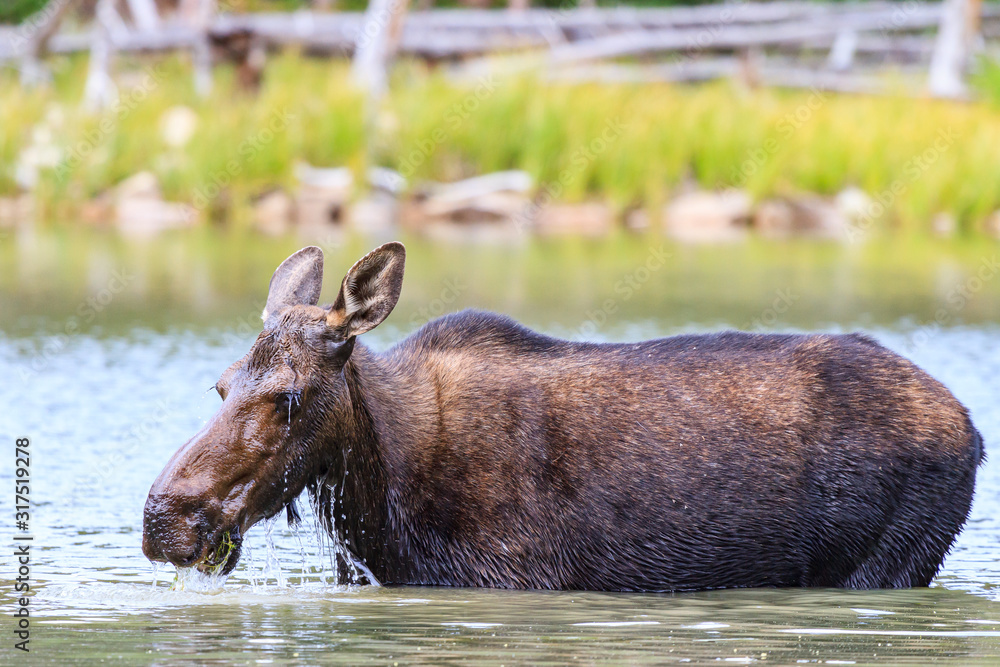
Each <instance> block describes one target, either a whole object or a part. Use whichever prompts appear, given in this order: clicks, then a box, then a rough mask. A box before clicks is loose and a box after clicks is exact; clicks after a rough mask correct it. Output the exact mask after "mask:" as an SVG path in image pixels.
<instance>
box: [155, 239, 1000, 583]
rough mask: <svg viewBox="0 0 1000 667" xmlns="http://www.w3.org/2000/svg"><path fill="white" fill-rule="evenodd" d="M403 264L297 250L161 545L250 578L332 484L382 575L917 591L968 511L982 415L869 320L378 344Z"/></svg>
mask: <svg viewBox="0 0 1000 667" xmlns="http://www.w3.org/2000/svg"><path fill="white" fill-rule="evenodd" d="M404 259H405V251H404V248H403V246H402V245H401V244H399V243H388V244H386V245H383V246H381V247H379V248H377V249H375V250H374V251H372V252H371V253H369V254H368V255H366V256H365V257H364V258H362V259H361V260H360V261H358V262H357V263H356V264H355V265H354V266H352V267H351V269H350V270H349V271H348V272H347V275H346V276H345V277H344V279H343V281H342V283H341V286H340V292H339V293H338V294H337V296H336V299H335V300H334V301H333V304H332V305H329V306H319V305H317V304H318V302H319V296H320V288H321V285H322V278H323V253H322V251H321V250H320V249H319V248H316V247H308V248H303V249H302V250H300V251H298V252H296V253H295V254H293V255H292V256H291V257H289V258H288V259H287V260H285V262H284V263H282V264H281V266H279V267H278V269H277V271H276V272H275V273H274V277H273V278H272V279H271V283H270V289H269V293H268V296H267V304H266V307H265V309H264V313H263V320H264V325H263V331H262V332H261V333H260V335H259V336H258V337H257V340H256V341H255V342H254V344H253V346H252V347H251V349H250V351H249V353H248V354H247V355H246V356H245V357H243V358H242V359H240V360H239V361H237V362H236V363H234V364H233V365H232V366H230V367H229V368H228V369H226V371H225V372H223V373H222V375H221V377H220V378H219V380H218V382H217V384H216V389H217V390H218V393H219V395H220V396H221V397H222V400H223V402H222V406H221V408H220V409H219V411H218V413H217V414H216V415H215V416H214V417H213V418H212V419H211V420H210V421H209V422H208V423H207V424H206V425H205V426H204V428H203V429H202V430H201V431H200V432H199V433H198V434H196V435H195V436H194V437H193V438H192V439H191V440H190V441H189V442H188V443H187V444H185V445H184V446H183V447H181V448H180V449H179V450H178V451H177V452H176V453H175V454H174V455H173V457H172V458H171V459H170V461H169V462H168V463H167V465H166V467H165V468H164V470H163V471H162V472H161V473H160V475H159V477H158V478H157V479H156V481H155V482H154V483H153V485H152V488H151V490H150V492H149V497H148V499H147V501H146V505H145V510H144V518H143V524H144V525H143V546H142V548H143V552H144V553H145V554H146V556H147V557H148V558H149V559H151V560H154V561H168V562H170V563H173V564H174V565H176V566H177V567H179V568H182V567H198V568H199V569H202V570H203V571H205V570H206V569H207V568H209V567H210V566H211V567H215V568H217V569H220V570H222V571H224V572H229V571H231V570H232V569H233V568H234V567H235V566H236V563H237V561H238V559H239V543H240V540H241V537H242V536H243V535H245V534H246V531H247V530H248V529H249V528H250V527H251V526H253V525H254V524H255V523H257V522H258V521H261V520H262V519H265V518H270V517H272V516H275V515H276V514H278V513H279V512H281V511H282V510H286V511H288V513H289V516H290V517H293V516H294V501H295V499H296V497H297V496H299V494H300V493H302V492H303V491H305V490H308V492H309V493H310V494H311V496H312V499H313V501H314V503H315V504H316V506H317V507H318V508H320V515H321V520H322V522H323V524H324V525H325V527H326V528H327V530H330V531H335V533H336V537H338V538H339V539H340V540H341V541H342V543H343V544H345V545H346V547H347V548H348V549H350V552H351V553H352V554H353V556H354V557H355V558H356V559H357V560H358V561H360V562H362V563H363V564H364V565H365V566H366V567H367V568H368V569H369V570H370V572H371V573H372V574H373V576H374V577H376V578H377V579H378V581H379V582H381V583H384V584H418V585H447V586H486V587H499V588H520V589H527V588H535V589H585V590H602V591H682V590H695V589H710V588H733V587H754V586H768V587H792V586H825V587H843V588H900V587H910V586H927V585H928V583H929V582H930V581H931V578H932V577H933V576H934V575H935V573H936V572H937V570H938V568H939V567H940V565H941V562H942V560H943V558H944V556H945V554H946V553H947V552H948V550H949V548H950V546H951V544H952V542H953V541H954V539H955V537H956V535H957V534H958V532H959V531H960V530H961V528H962V526H963V524H964V523H965V520H966V518H967V516H968V513H969V508H970V504H971V502H972V496H973V487H974V484H975V476H976V469H977V467H978V465H979V464H980V462H981V461H982V459H983V445H982V440H981V438H980V435H979V433H978V432H977V431H976V429H975V428H974V426H973V425H972V422H971V421H970V418H969V414H968V412H967V411H966V409H965V408H964V407H963V406H962V405H961V404H960V403H959V402H958V400H956V399H955V397H954V396H953V395H952V394H951V393H950V392H949V391H948V390H947V389H946V388H945V387H944V386H942V385H941V384H940V383H939V382H937V381H936V380H934V379H933V378H931V377H930V376H929V375H927V374H926V373H924V372H923V371H922V370H920V369H919V368H917V367H916V366H915V365H914V364H912V363H911V362H909V361H907V360H906V359H903V358H902V357H900V356H898V355H897V354H895V353H893V352H891V351H889V350H887V349H886V348H884V347H882V346H880V345H879V344H878V343H876V342H875V341H873V340H872V339H870V338H868V337H866V336H863V335H858V334H849V335H826V334H824V335H790V334H750V333H741V332H733V331H730V332H724V333H714V334H706V335H682V336H675V337H671V338H663V339H659V340H650V341H646V342H640V343H629V344H617V343H601V344H598V343H589V342H569V341H565V340H559V339H556V338H551V337H549V336H545V335H542V334H539V333H536V332H534V331H531V330H529V329H527V328H525V327H523V326H520V325H519V324H517V323H516V322H514V321H513V320H511V319H509V318H507V317H504V316H501V315H496V314H492V313H488V312H477V311H464V312H460V313H456V314H451V315H447V316H444V317H441V318H439V319H436V320H434V321H431V322H429V323H428V324H426V325H424V326H423V327H421V328H420V329H419V330H418V331H416V332H415V333H413V334H412V335H410V336H409V337H408V338H406V339H404V340H403V341H401V342H399V343H398V344H396V345H395V346H393V347H391V348H389V349H387V350H386V351H384V352H381V353H377V352H375V351H373V350H371V349H369V348H368V347H366V346H365V345H364V344H363V343H362V342H361V341H360V340H359V339H358V336H360V335H361V334H363V333H365V332H367V331H369V330H371V329H372V328H374V327H375V326H377V325H378V324H379V323H381V322H382V321H383V320H385V318H386V317H387V316H388V315H389V313H390V312H391V311H392V309H393V307H394V306H395V305H396V302H397V299H398V298H399V294H400V289H401V286H402V282H403V264H404ZM223 541H227V543H228V544H229V545H230V549H229V551H228V552H226V553H224V554H223V555H222V556H217V557H214V558H215V560H214V561H213V554H218V553H219V545H220V544H221V543H222V542H223ZM233 547H235V548H233Z"/></svg>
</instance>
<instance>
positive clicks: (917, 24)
mask: <svg viewBox="0 0 1000 667" xmlns="http://www.w3.org/2000/svg"><path fill="white" fill-rule="evenodd" d="M119 2H127V3H128V7H129V10H130V11H129V15H130V16H131V17H132V19H131V20H132V23H134V24H135V26H134V27H135V29H132V28H130V27H129V26H128V25H127V24H126V22H125V21H123V20H122V18H121V16H120V15H119V14H118V13H117V11H115V10H114V7H115V6H116V5H117V4H118V3H119ZM214 2H215V0H182V7H181V12H180V18H181V20H180V21H164V20H160V19H158V17H156V13H155V10H154V11H150V7H151V0H100V2H99V6H98V18H99V20H98V21H97V22H96V23H97V25H96V26H95V27H94V28H92V30H91V31H90V32H89V33H84V34H65V33H59V34H55V35H52V36H51V39H49V40H48V48H49V50H50V51H52V52H57V53H58V52H70V51H77V50H82V49H92V50H93V53H94V59H93V60H94V61H95V62H96V65H95V66H92V68H91V69H92V74H93V76H92V79H93V82H94V85H90V84H89V82H88V91H91V94H90V97H91V98H92V99H95V100H99V99H102V95H103V94H104V92H105V91H104V90H103V89H102V88H101V86H100V81H101V80H102V79H101V76H100V73H101V72H106V71H107V66H108V62H109V61H110V59H111V55H112V54H113V53H114V52H116V51H163V50H175V49H185V50H191V51H192V52H193V53H194V54H195V63H196V81H197V84H198V88H199V90H201V91H202V92H204V91H206V90H207V89H208V86H209V85H210V67H209V65H210V54H209V51H208V45H209V44H210V43H211V44H215V45H216V46H221V47H223V50H225V46H226V45H227V44H230V43H232V41H233V40H242V42H241V43H249V44H252V45H253V49H255V53H256V54H258V56H259V57H256V58H254V60H255V62H258V61H259V62H261V63H262V60H263V56H262V53H263V50H264V49H266V48H269V49H280V48H283V47H286V46H293V47H296V48H301V49H303V50H305V51H307V52H310V53H315V54H328V55H335V56H353V57H354V68H353V71H354V78H355V80H356V81H358V82H359V83H360V84H361V85H362V86H363V87H366V88H368V89H369V91H370V92H372V93H373V95H374V96H375V97H378V96H379V95H381V94H382V93H383V92H384V90H385V87H386V85H387V74H386V72H387V69H388V67H389V63H390V62H391V61H392V58H393V55H394V54H395V53H397V52H398V53H401V54H406V55H409V56H411V57H419V58H425V59H428V60H431V61H439V60H462V61H464V67H463V68H462V69H461V70H459V71H458V72H457V74H458V75H460V76H461V75H463V74H464V75H466V76H467V75H470V74H471V75H472V76H478V75H479V74H481V73H482V71H483V70H484V69H486V68H488V69H489V70H490V71H498V70H499V71H501V72H516V71H522V70H528V69H541V75H542V76H544V77H549V78H587V77H588V76H591V75H592V74H593V73H594V72H597V73H598V77H597V78H610V79H615V78H621V77H624V78H626V79H630V80H635V79H638V80H658V79H667V80H682V81H683V80H700V79H703V78H713V77H715V76H731V75H732V74H731V72H732V69H733V68H732V67H731V66H730V65H728V64H724V62H725V61H724V59H726V58H731V57H737V58H739V57H741V54H743V56H745V55H746V54H748V53H752V54H755V56H754V59H755V60H759V61H760V65H761V67H760V68H758V67H756V66H755V67H752V68H751V69H753V70H756V69H760V70H761V73H762V76H761V82H765V81H767V80H769V79H770V80H773V81H779V82H780V81H789V82H791V83H790V84H789V85H805V82H806V80H808V79H810V77H811V78H812V79H814V80H815V81H816V82H817V83H816V84H815V85H817V87H824V88H829V89H832V90H869V89H870V88H871V86H870V85H869V82H870V81H872V80H877V77H871V76H869V75H871V74H872V72H871V71H866V68H867V70H871V69H872V68H877V67H880V66H884V65H887V64H891V65H894V66H900V65H902V66H906V65H921V66H923V67H925V68H926V67H928V66H929V67H930V78H929V87H930V90H931V91H932V92H933V93H934V94H939V95H951V96H954V95H960V94H961V93H962V91H963V90H964V87H963V86H962V84H961V80H962V76H963V75H964V71H965V69H967V67H968V65H969V63H970V62H971V55H972V53H973V52H974V50H976V49H981V48H986V47H983V46H982V40H981V38H980V37H979V35H985V36H987V37H989V36H994V35H996V36H1000V7H998V6H993V5H988V6H985V7H982V6H980V4H979V0H945V2H944V3H928V2H906V3H887V2H872V3H864V4H854V3H843V4H841V3H828V4H819V3H813V2H778V3H762V4H756V3H732V4H719V5H704V6H696V7H674V8H664V9H637V8H612V9H598V8H587V9H572V10H546V9H518V10H517V11H492V10H434V11H415V12H407V11H406V7H407V5H408V3H407V2H404V1H403V0H372V2H371V4H370V7H369V11H368V12H367V14H361V13H357V12H354V13H351V12H340V13H316V12H295V13H286V14H278V13H257V14H240V15H219V16H215V15H213V8H214ZM108 7H111V10H110V11H109V10H108V9H107V8H108ZM102 8H103V9H102ZM404 15H405V23H404ZM980 24H982V25H981V27H980ZM938 27H940V29H939V30H937V31H936V33H937V34H936V35H935V34H934V33H935V28H938ZM5 32H6V33H7V36H8V37H10V35H11V34H12V33H11V31H9V30H8V31H4V30H0V60H2V59H9V58H12V57H19V56H20V54H21V53H22V52H21V50H19V49H15V48H12V47H11V46H10V44H11V41H10V39H4V34H5ZM230 50H231V49H230ZM249 50H250V49H244V50H243V51H247V52H248V53H249ZM217 51H218V50H217ZM817 52H822V53H817ZM241 53H242V51H241ZM496 54H504V57H503V58H502V59H501V60H500V61H499V62H498V61H497V59H496V58H495V56H496ZM776 55H777V56H790V57H794V58H796V59H797V62H796V63H794V64H793V65H792V67H791V68H788V67H786V66H784V65H782V66H775V65H774V64H773V63H769V62H768V61H769V60H773V59H774V57H775V56H776ZM481 56H491V59H490V60H489V61H486V60H476V58H477V57H481ZM705 56H709V60H711V59H713V58H714V59H716V60H719V59H723V60H720V61H719V62H711V63H708V64H705V63H700V62H696V61H699V60H704V57H705ZM247 57H249V56H247ZM618 58H633V59H635V58H638V59H641V60H643V61H654V63H655V61H657V60H660V61H664V60H666V61H668V62H666V63H663V62H660V63H658V64H654V65H653V66H652V67H653V69H651V70H650V69H647V70H640V71H638V73H637V72H636V71H635V70H631V71H629V70H625V69H622V68H620V67H605V66H604V65H605V64H608V63H609V61H614V60H615V59H618ZM244 59H247V58H244ZM669 61H674V62H673V63H671V62H669ZM677 61H680V62H681V65H677ZM597 63H601V66H599V67H595V68H591V69H590V70H588V68H583V67H582V66H583V65H586V64H597ZM610 64H612V65H613V64H614V63H613V62H612V63H610ZM656 67H659V70H657V69H656ZM769 69H770V70H771V71H770V72H768V70H769ZM925 71H926V70H925ZM810 72H811V74H810ZM782 85H783V84H782ZM810 85H812V84H810ZM251 87H252V86H251Z"/></svg>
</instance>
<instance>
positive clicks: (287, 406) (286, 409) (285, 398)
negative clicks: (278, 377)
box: [274, 391, 302, 420]
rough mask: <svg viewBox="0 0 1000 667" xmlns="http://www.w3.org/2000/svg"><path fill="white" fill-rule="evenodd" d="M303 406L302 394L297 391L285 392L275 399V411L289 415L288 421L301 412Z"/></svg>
mask: <svg viewBox="0 0 1000 667" xmlns="http://www.w3.org/2000/svg"><path fill="white" fill-rule="evenodd" d="M301 405H302V394H301V393H300V392H297V391H283V392H281V393H280V394H278V395H277V396H275V398H274V411H275V412H278V413H280V414H283V415H288V419H289V420H291V418H292V417H294V416H295V414H296V413H297V412H298V411H299V408H300V407H301Z"/></svg>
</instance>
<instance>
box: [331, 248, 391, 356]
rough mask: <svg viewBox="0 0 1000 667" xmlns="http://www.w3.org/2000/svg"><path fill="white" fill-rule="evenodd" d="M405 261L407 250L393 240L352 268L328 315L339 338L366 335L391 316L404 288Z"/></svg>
mask: <svg viewBox="0 0 1000 667" xmlns="http://www.w3.org/2000/svg"><path fill="white" fill-rule="evenodd" d="M405 262H406V249H405V248H403V244H402V243H396V242H393V243H386V244H385V245H383V246H379V247H378V248H375V249H374V250H372V251H371V252H370V253H368V254H367V255H365V256H364V257H362V258H361V259H360V260H358V263H357V264H355V265H354V266H352V267H351V269H350V270H349V271H348V272H347V275H346V276H344V282H343V283H341V285H340V293H339V294H337V300H336V301H334V303H333V305H332V306H330V312H329V313H328V314H327V316H326V323H327V324H328V325H330V327H332V328H333V329H335V330H336V332H337V334H338V337H340V338H343V339H347V338H350V337H351V336H357V335H358V334H363V333H364V332H366V331H370V330H371V329H374V328H375V327H376V326H378V325H379V324H381V323H382V320H384V319H385V318H386V317H388V316H389V313H391V312H392V309H393V308H394V307H395V306H396V302H397V301H398V300H399V291H400V289H402V287H403V264H404V263H405Z"/></svg>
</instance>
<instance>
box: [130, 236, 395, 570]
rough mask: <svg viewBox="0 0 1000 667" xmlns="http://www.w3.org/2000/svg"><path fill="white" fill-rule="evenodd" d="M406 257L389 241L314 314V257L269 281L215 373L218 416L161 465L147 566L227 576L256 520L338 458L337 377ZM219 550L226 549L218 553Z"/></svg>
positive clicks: (146, 537) (317, 270) (386, 301)
mask: <svg viewBox="0 0 1000 667" xmlns="http://www.w3.org/2000/svg"><path fill="white" fill-rule="evenodd" d="M404 261H405V250H404V248H403V246H402V245H401V244H399V243H387V244H385V245H383V246H381V247H379V248H376V249H375V250H373V251H372V252H370V253H369V254H368V255H366V256H365V257H363V258H362V259H361V260H360V261H358V262H357V263H356V264H355V265H354V266H352V267H351V269H350V270H349V271H348V272H347V275H346V276H345V277H344V280H343V282H342V283H341V286H340V292H339V293H338V294H337V297H336V299H335V300H334V302H333V304H332V305H330V306H325V307H321V306H318V305H317V304H318V302H319V296H320V290H321V288H322V282H323V252H322V250H320V249H319V248H317V247H314V246H313V247H307V248H303V249H302V250H300V251H298V252H296V253H295V254H293V255H292V256H291V257H289V258H288V259H286V260H285V261H284V262H283V263H282V264H281V266H279V267H278V269H277V271H275V273H274V276H273V277H272V278H271V284H270V288H269V291H268V296H267V305H266V306H265V308H264V312H263V320H264V327H263V331H262V332H261V333H260V335H259V336H258V337H257V340H256V341H255V342H254V344H253V347H252V348H251V349H250V351H249V352H248V353H247V355H246V356H244V357H243V358H242V359H240V360H239V361H237V362H236V363H234V364H233V365H232V366H230V367H229V368H228V369H226V370H225V372H223V373H222V375H221V377H220V378H219V380H218V382H216V384H215V389H216V390H217V391H218V393H219V396H220V397H221V398H222V406H221V407H220V408H219V411H218V412H217V413H216V414H215V415H214V416H213V417H212V418H211V419H210V420H209V421H208V423H207V424H206V425H205V427H204V428H202V429H201V431H200V432H198V433H197V434H196V435H195V436H194V437H193V438H191V440H189V441H188V442H187V443H186V444H185V445H184V446H183V447H181V448H180V449H179V450H178V451H177V452H176V453H175V454H174V455H173V457H172V458H171V459H170V461H169V462H168V463H167V465H166V467H165V468H164V469H163V471H162V472H161V473H160V475H159V477H157V478H156V481H155V482H153V486H152V488H151V489H150V492H149V497H148V499H147V500H146V506H145V511H144V516H143V538H142V550H143V553H144V554H145V555H146V557H147V558H149V559H150V560H153V561H166V562H170V563H173V564H174V565H175V566H177V567H191V566H197V567H198V568H199V569H201V570H203V571H221V572H222V573H229V572H231V571H232V570H233V568H235V567H236V564H237V562H238V561H239V556H240V549H239V547H240V543H241V539H242V536H243V535H245V534H246V531H247V530H248V529H249V528H250V527H251V526H253V525H254V524H256V523H257V522H258V521H260V520H262V519H266V518H270V517H273V516H274V515H276V514H278V513H279V512H280V511H281V510H282V509H287V512H288V516H289V519H290V520H295V519H296V518H297V514H296V512H295V505H294V501H295V498H296V497H297V496H298V495H299V494H300V493H301V492H302V491H303V490H304V489H305V488H306V487H307V485H310V484H312V485H316V484H317V480H320V482H319V484H322V480H323V479H324V478H325V476H326V475H327V474H328V471H329V470H330V469H331V467H332V466H335V465H336V464H337V461H339V460H340V457H341V456H342V452H340V451H338V443H350V442H351V441H352V438H353V436H354V434H352V433H351V431H352V429H354V428H355V424H356V420H355V419H353V418H352V417H353V415H354V412H355V409H356V406H355V405H354V404H352V398H351V389H350V387H349V382H348V381H347V380H346V379H345V367H346V366H348V363H349V360H350V359H351V357H352V352H354V353H355V356H357V352H356V350H355V337H356V336H358V335H359V334H362V333H364V332H366V331H369V330H371V329H372V328H374V327H375V326H377V325H378V324H380V323H381V322H382V321H383V320H384V319H385V318H386V317H387V316H388V315H389V313H390V312H391V311H392V309H393V307H394V306H395V305H396V301H397V300H398V299H399V292H400V288H401V287H402V282H403V265H404ZM224 547H226V548H224Z"/></svg>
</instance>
